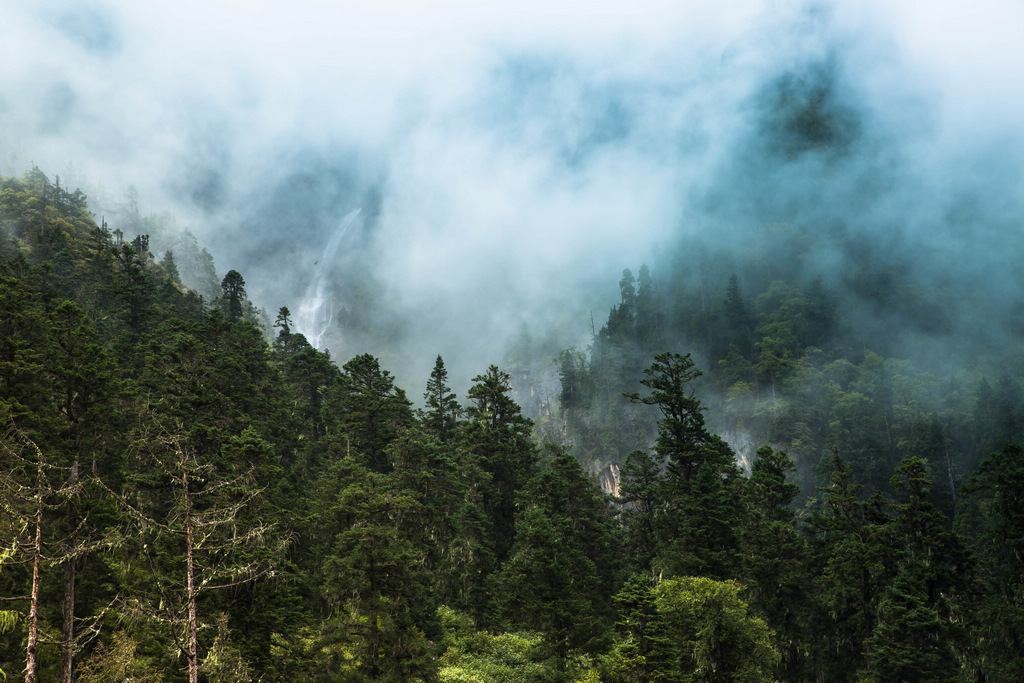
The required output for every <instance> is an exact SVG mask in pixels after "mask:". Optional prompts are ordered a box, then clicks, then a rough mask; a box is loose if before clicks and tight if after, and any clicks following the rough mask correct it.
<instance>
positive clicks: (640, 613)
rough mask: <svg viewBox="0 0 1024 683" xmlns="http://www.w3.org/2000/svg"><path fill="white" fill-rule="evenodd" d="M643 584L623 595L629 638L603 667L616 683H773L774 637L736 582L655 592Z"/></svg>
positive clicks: (633, 584)
mask: <svg viewBox="0 0 1024 683" xmlns="http://www.w3.org/2000/svg"><path fill="white" fill-rule="evenodd" d="M644 584H645V582H644V580H643V579H641V578H640V577H634V578H633V579H631V581H630V582H629V583H627V586H626V588H625V589H624V590H623V592H622V593H620V594H619V597H618V601H619V603H620V604H621V605H623V607H624V608H625V613H626V615H627V617H626V621H625V622H624V624H623V626H624V629H625V630H626V631H627V633H628V639H627V640H626V641H625V642H624V643H623V644H620V645H619V646H618V647H617V648H616V650H614V651H613V653H612V654H611V655H610V657H609V659H608V661H607V662H606V667H607V669H608V670H609V672H610V674H611V677H612V678H611V680H622V681H633V680H636V681H687V680H700V681H770V680H773V676H772V672H773V671H774V667H775V665H776V664H777V662H778V660H779V654H778V652H777V651H776V650H775V647H774V644H773V639H774V635H775V634H774V632H773V631H772V630H771V629H770V628H769V627H768V625H767V624H765V622H764V621H763V620H762V619H760V618H758V617H756V616H752V615H750V614H748V608H747V604H746V603H745V602H744V601H743V600H742V599H741V598H740V591H741V589H740V586H739V585H738V584H737V583H735V582H733V581H715V580H713V579H708V578H703V577H680V578H677V579H667V580H665V581H662V582H660V583H658V584H657V585H656V586H655V587H654V588H653V589H651V588H650V587H648V586H645V585H644ZM652 597H653V601H652V599H651V598H652ZM652 608H653V609H652Z"/></svg>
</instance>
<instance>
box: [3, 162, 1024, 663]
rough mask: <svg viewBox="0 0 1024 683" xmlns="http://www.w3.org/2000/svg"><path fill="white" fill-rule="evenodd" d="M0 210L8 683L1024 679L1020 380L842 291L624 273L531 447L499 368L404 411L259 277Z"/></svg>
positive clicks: (807, 284) (29, 198)
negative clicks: (871, 321) (263, 308)
mask: <svg viewBox="0 0 1024 683" xmlns="http://www.w3.org/2000/svg"><path fill="white" fill-rule="evenodd" d="M0 221H2V223H0V226H2V233H0V290H2V291H0V420H2V423H3V424H2V427H0V433H2V439H0V505H2V507H3V515H2V516H0V560H2V566H0V631H2V635H0V669H2V670H3V671H4V672H5V674H6V676H7V677H8V679H11V680H13V679H14V678H17V677H19V676H21V675H24V676H25V679H26V680H27V681H30V682H31V681H49V680H59V681H83V682H95V681H129V680H130V681H186V680H189V681H200V680H202V681H211V682H212V681H337V680H350V681H363V680H385V681H438V680H439V681H453V682H454V681H502V682H504V681H566V682H576V681H579V682H582V681H588V682H593V681H607V682H609V683H613V682H623V683H624V682H627V681H629V682H634V681H636V682H639V681H762V680H763V681H772V680H783V681H856V680H870V681H897V680H907V681H918V680H927V681H961V680H962V681H982V680H990V681H994V680H1017V679H1021V678H1022V677H1024V657H1022V656H1021V655H1020V653H1021V652H1024V647H1022V645H1021V643H1020V638H1021V636H1020V634H1021V633H1022V629H1024V584H1022V580H1021V577H1022V576H1024V566H1022V562H1024V548H1022V547H1021V544H1022V542H1024V541H1022V539H1024V519H1022V518H1021V513H1020V501H1021V498H1022V496H1024V452H1022V451H1021V449H1020V447H1018V446H1016V445H1010V444H1008V443H1007V442H1008V441H1019V440H1020V439H1021V436H1022V435H1021V433H1020V432H1021V429H1022V428H1024V423H1022V421H1021V416H1022V411H1021V397H1020V394H1021V389H1020V385H1019V381H1018V377H1019V374H1018V373H1016V372H1015V366H1014V364H1013V363H1012V358H1013V356H1012V354H1011V355H1010V356H1003V355H999V354H1000V351H999V350H998V349H995V350H992V355H988V356H984V357H983V358H980V359H979V360H978V362H976V363H975V364H966V363H965V364H961V361H962V358H963V357H960V356H958V357H953V358H949V359H947V360H948V361H949V362H948V363H947V364H944V365H943V366H942V367H941V368H938V369H936V367H935V366H933V367H929V366H928V365H927V361H928V360H929V358H932V356H929V355H928V354H927V353H923V354H921V355H920V356H918V357H917V358H915V359H908V356H907V355H906V354H905V353H903V351H905V349H906V348H907V345H906V344H904V343H902V342H901V343H893V342H890V343H889V345H888V346H885V345H882V346H880V345H878V344H875V343H873V341H874V339H873V337H872V334H871V330H865V329H856V328H857V325H858V322H859V321H858V319H856V318H855V317H853V316H852V314H851V311H853V310H856V309H855V307H853V306H851V305H850V300H849V299H847V295H846V294H845V293H843V294H840V292H841V291H842V292H845V291H846V290H840V289H839V288H837V287H836V286H835V285H833V284H831V283H830V281H829V280H828V279H825V278H821V279H818V278H813V277H812V278H810V279H804V278H803V277H802V276H801V277H797V276H795V275H794V273H796V272H797V271H795V270H788V269H776V270H773V269H772V268H769V267H766V268H764V269H763V270H762V271H760V272H758V271H756V270H755V269H754V268H752V267H750V264H752V263H754V262H756V255H753V254H751V255H750V256H749V258H748V259H747V260H746V261H744V260H739V261H732V262H727V261H726V260H724V259H722V258H721V257H720V255H714V254H700V253H699V252H698V253H697V254H696V256H695V259H696V260H695V261H687V262H686V263H680V264H679V269H678V270H677V271H673V272H666V274H665V275H663V276H661V279H660V280H659V279H656V278H655V274H654V273H652V272H651V271H650V270H649V269H647V268H641V269H640V270H639V271H638V274H637V276H636V277H635V278H634V276H633V274H632V273H631V272H628V271H627V272H625V273H624V274H623V278H622V281H621V282H620V291H621V301H620V303H619V304H618V305H616V306H615V307H614V308H613V309H612V311H611V315H610V316H609V318H608V320H607V322H606V324H604V325H603V326H602V327H601V328H600V329H598V330H595V335H594V338H593V343H592V346H591V347H590V348H589V349H579V348H570V349H567V350H565V351H563V352H562V353H561V354H560V355H559V357H558V359H557V368H558V370H559V374H560V379H561V387H560V394H559V399H558V401H557V402H556V403H555V404H554V405H551V406H548V409H547V412H543V413H542V415H543V419H544V420H545V424H541V425H536V424H534V422H533V421H532V420H531V419H528V418H527V417H526V416H524V414H523V410H522V409H521V408H520V406H519V405H518V404H517V403H516V400H515V398H516V397H515V396H514V395H513V391H512V377H511V374H510V373H509V372H507V371H505V370H503V369H501V368H499V367H496V366H490V367H486V368H480V370H479V374H478V375H476V376H475V377H473V378H472V380H471V382H472V385H471V388H470V389H469V391H468V392H467V394H466V395H465V396H464V397H459V396H457V395H456V394H455V393H454V392H453V391H452V390H451V384H452V381H451V380H450V378H449V377H448V373H447V370H446V367H445V361H444V360H443V359H442V358H441V357H440V356H437V355H436V352H431V351H426V350H425V351H424V353H430V357H431V358H435V357H436V360H435V361H434V369H433V372H432V373H431V374H430V376H429V377H424V378H423V388H422V390H420V388H415V389H409V393H411V394H413V395H414V396H415V397H416V398H417V399H418V398H419V397H420V396H422V401H419V400H418V401H417V402H416V403H415V404H414V403H413V401H411V400H410V398H409V393H407V391H406V390H404V389H403V388H399V387H398V386H396V385H395V380H394V377H393V376H392V374H391V373H390V372H389V371H388V370H387V369H386V368H384V367H382V365H381V363H380V361H379V360H378V358H377V356H376V355H375V354H374V349H365V350H361V352H360V353H359V355H355V356H354V357H352V358H351V359H344V362H343V364H341V365H338V364H337V363H335V361H334V360H333V359H332V358H331V357H330V356H329V355H328V354H327V353H325V352H321V351H319V350H317V349H316V348H315V347H314V346H312V345H311V344H310V343H309V342H308V341H307V340H306V339H305V338H304V337H303V336H302V335H301V334H299V333H297V332H296V330H295V326H294V322H293V319H292V313H291V312H290V311H289V309H288V308H281V309H280V310H279V311H278V313H277V316H276V320H275V321H274V323H273V326H272V328H271V329H264V328H261V327H260V325H259V323H260V316H259V315H258V313H257V311H256V308H255V307H254V306H253V305H252V304H251V303H250V302H249V300H248V298H247V296H246V289H245V279H244V274H242V273H239V272H237V271H234V270H231V271H229V272H227V273H226V274H225V275H224V276H223V278H222V279H220V285H219V288H218V289H219V291H214V292H209V291H202V290H201V291H196V290H193V289H190V288H189V287H187V286H185V285H183V284H182V279H181V277H180V274H179V267H178V265H177V264H176V260H175V254H174V253H173V251H168V252H166V253H164V254H161V255H156V256H155V255H154V254H152V253H150V248H149V245H150V237H149V236H148V235H147V234H140V235H139V236H137V237H134V238H131V239H126V238H125V237H124V235H123V234H115V233H113V232H111V230H110V229H109V228H108V227H107V226H106V225H105V223H103V222H102V221H101V223H100V224H97V223H96V222H95V220H94V217H93V216H92V214H91V213H90V211H89V207H88V203H87V198H86V197H85V196H84V195H83V194H82V193H81V192H77V191H75V192H71V191H69V190H68V189H67V188H63V187H60V186H59V184H58V183H56V182H54V181H53V180H51V179H50V178H49V177H48V176H46V175H45V174H44V173H43V172H41V171H38V170H34V171H32V172H30V173H28V174H26V175H25V176H24V177H21V178H3V179H2V180H0ZM139 224H140V225H142V226H146V225H147V223H146V222H145V221H141V220H140V223H139ZM770 235H772V237H771V239H772V240H774V245H773V246H774V247H775V248H777V249H792V250H797V253H798V252H799V248H800V245H801V244H803V242H802V241H801V240H802V236H801V235H800V234H798V233H796V234H794V233H792V232H788V231H786V230H784V229H781V228H780V229H778V230H776V231H775V232H774V233H770ZM695 251H696V250H695ZM701 263H703V264H704V267H705V270H704V271H703V272H701V273H700V274H699V277H693V274H694V270H693V269H694V268H695V267H697V265H699V264H701ZM897 273H898V269H894V270H893V271H892V273H889V276H891V277H888V278H887V277H880V275H885V274H884V273H882V274H879V273H873V274H872V275H871V277H870V278H868V277H866V276H865V278H864V279H863V281H862V280H858V279H856V278H857V277H858V276H857V275H856V273H853V274H852V275H851V277H853V278H855V279H854V280H853V281H852V284H851V287H853V289H854V290H856V288H857V287H859V286H863V287H865V288H867V289H865V290H864V292H863V296H862V297H861V298H860V299H859V300H868V301H870V300H872V298H873V297H874V298H875V299H878V300H879V302H880V303H879V306H882V305H883V304H884V305H885V306H886V307H889V306H891V304H892V302H890V301H887V300H886V301H883V299H884V297H887V296H889V295H888V294H886V292H887V291H890V290H891V289H892V286H894V285H893V281H892V278H893V277H895V275H896V274H897ZM738 274H742V277H740V275H738ZM858 283H860V284H858ZM869 283H876V284H877V287H878V289H875V288H873V287H875V285H871V286H870V287H869ZM918 294H919V298H918V300H917V301H915V302H910V301H907V300H906V299H905V298H904V299H902V301H904V305H905V306H906V311H905V313H906V315H905V316H903V317H904V318H906V317H908V316H909V317H910V321H909V323H908V324H907V325H906V326H905V327H904V328H902V329H901V332H902V334H903V342H907V344H912V343H913V340H914V339H917V338H918V337H916V336H915V333H916V332H917V331H920V330H921V329H932V326H934V325H940V326H941V324H942V321H941V315H940V313H941V311H940V310H938V309H935V308H934V305H935V302H934V300H933V299H930V298H929V296H926V295H924V294H921V293H918ZM930 305H931V306H932V308H930V307H929V306H930ZM931 310H935V311H936V312H935V314H934V315H932V314H928V315H923V317H921V316H919V317H917V318H914V315H912V314H917V313H919V312H921V311H931ZM887 339H889V340H893V339H897V340H898V339H900V336H899V335H895V336H893V335H890V336H888V337H887ZM982 341H983V342H984V340H982ZM980 348H981V347H980V346H968V347H967V348H965V349H963V356H971V355H974V356H977V355H978V354H979V353H980V350H979V349H980ZM549 361H550V359H549ZM993 369H1001V370H1002V373H1003V374H992V372H991V371H992V370H993ZM702 371H703V374H702ZM415 405H419V406H421V407H419V408H416V407H414V406H415ZM716 432H718V433H720V434H722V436H719V435H718V434H716ZM741 432H742V433H743V434H744V435H745V438H746V442H749V443H752V444H754V448H755V449H756V452H755V453H751V454H748V456H747V457H746V458H745V459H744V458H740V457H738V456H737V453H736V452H735V450H734V448H733V447H732V446H730V443H733V442H738V439H737V438H736V435H737V434H740V433H741ZM787 453H788V454H789V455H787ZM581 463H582V464H581ZM798 464H799V468H798V466H797V465H798ZM611 465H615V466H616V468H617V471H618V474H617V476H616V477H613V480H614V481H615V482H616V483H617V489H618V490H617V491H616V493H617V496H616V497H611V496H609V495H606V494H605V493H604V492H602V491H601V489H600V488H599V487H598V486H597V485H596V483H595V481H594V477H593V476H592V473H596V472H597V471H599V470H600V469H601V468H604V467H606V466H608V467H610V466H611Z"/></svg>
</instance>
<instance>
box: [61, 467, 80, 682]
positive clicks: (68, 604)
mask: <svg viewBox="0 0 1024 683" xmlns="http://www.w3.org/2000/svg"><path fill="white" fill-rule="evenodd" d="M76 483H78V460H77V458H76V459H75V461H74V463H72V465H71V478H70V479H69V484H70V485H71V486H72V487H73V486H74V485H75V484H76ZM77 524H78V520H77V519H76V516H75V510H74V504H73V503H72V504H71V505H69V509H68V542H67V558H66V559H65V560H64V606H63V615H64V628H63V631H62V638H61V646H60V680H61V683H72V676H73V675H74V668H75V573H76V570H77V566H76V563H77V558H76V552H75V551H76V548H75V527H76V526H77Z"/></svg>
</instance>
